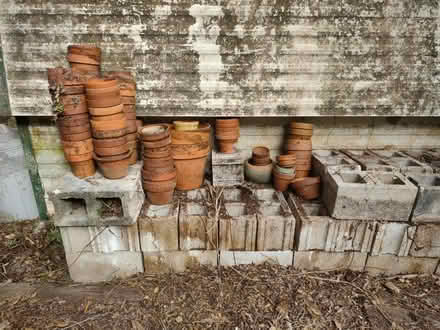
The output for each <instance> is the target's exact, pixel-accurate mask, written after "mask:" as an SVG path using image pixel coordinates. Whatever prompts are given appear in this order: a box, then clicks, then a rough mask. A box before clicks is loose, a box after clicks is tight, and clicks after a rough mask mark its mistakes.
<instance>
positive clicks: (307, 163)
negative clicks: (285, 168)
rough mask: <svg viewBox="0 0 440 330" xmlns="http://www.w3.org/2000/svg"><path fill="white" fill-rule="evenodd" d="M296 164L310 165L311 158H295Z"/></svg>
mask: <svg viewBox="0 0 440 330" xmlns="http://www.w3.org/2000/svg"><path fill="white" fill-rule="evenodd" d="M296 165H297V166H301V165H304V166H312V160H311V159H297V160H296Z"/></svg>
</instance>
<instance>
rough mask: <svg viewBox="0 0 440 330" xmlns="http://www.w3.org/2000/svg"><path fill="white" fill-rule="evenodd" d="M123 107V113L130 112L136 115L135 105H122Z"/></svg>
mask: <svg viewBox="0 0 440 330" xmlns="http://www.w3.org/2000/svg"><path fill="white" fill-rule="evenodd" d="M122 106H123V109H122V110H123V111H124V112H125V113H128V112H134V113H136V105H134V104H123V105H122Z"/></svg>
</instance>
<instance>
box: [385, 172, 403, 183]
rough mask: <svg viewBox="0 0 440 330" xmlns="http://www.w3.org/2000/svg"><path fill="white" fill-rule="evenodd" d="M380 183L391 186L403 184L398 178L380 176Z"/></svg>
mask: <svg viewBox="0 0 440 330" xmlns="http://www.w3.org/2000/svg"><path fill="white" fill-rule="evenodd" d="M379 180H380V182H382V183H383V184H391V185H404V184H405V182H403V181H402V180H401V179H400V178H398V177H396V176H393V175H392V174H390V175H381V176H380V177H379Z"/></svg>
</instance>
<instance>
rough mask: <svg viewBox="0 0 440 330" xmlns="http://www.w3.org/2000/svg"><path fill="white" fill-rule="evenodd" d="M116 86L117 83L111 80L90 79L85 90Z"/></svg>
mask: <svg viewBox="0 0 440 330" xmlns="http://www.w3.org/2000/svg"><path fill="white" fill-rule="evenodd" d="M114 86H118V81H117V80H116V79H112V78H92V79H89V80H87V82H86V88H87V89H98V88H109V87H114Z"/></svg>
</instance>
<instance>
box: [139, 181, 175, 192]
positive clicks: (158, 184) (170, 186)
mask: <svg viewBox="0 0 440 330" xmlns="http://www.w3.org/2000/svg"><path fill="white" fill-rule="evenodd" d="M142 185H143V187H144V189H145V190H147V191H149V192H165V191H170V190H174V189H175V187H176V180H175V179H170V180H165V181H148V180H143V184H142Z"/></svg>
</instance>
